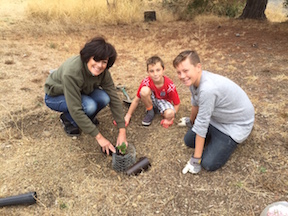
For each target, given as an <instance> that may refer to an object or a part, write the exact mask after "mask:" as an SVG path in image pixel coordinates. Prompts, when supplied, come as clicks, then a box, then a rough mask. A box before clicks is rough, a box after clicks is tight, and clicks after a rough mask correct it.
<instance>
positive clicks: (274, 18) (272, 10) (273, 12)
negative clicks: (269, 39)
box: [265, 2, 288, 22]
mask: <svg viewBox="0 0 288 216" xmlns="http://www.w3.org/2000/svg"><path fill="white" fill-rule="evenodd" d="M265 14H266V16H267V19H268V20H269V21H271V22H285V21H287V20H288V17H287V15H288V10H287V9H286V10H285V9H284V8H283V5H282V2H279V3H278V4H277V3H276V2H274V3H272V2H271V3H269V2H268V5H267V8H266V11H265Z"/></svg>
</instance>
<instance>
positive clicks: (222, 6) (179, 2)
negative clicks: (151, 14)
mask: <svg viewBox="0 0 288 216" xmlns="http://www.w3.org/2000/svg"><path fill="white" fill-rule="evenodd" d="M245 2H246V1H245V0H241V1H237V0H215V1H209V0H188V1H187V0H163V6H164V7H166V8H169V9H170V10H172V11H173V13H176V15H178V16H179V17H180V19H192V18H194V17H195V16H197V15H200V14H214V15H218V16H228V17H237V16H239V15H240V14H241V12H242V10H243V8H244V6H245Z"/></svg>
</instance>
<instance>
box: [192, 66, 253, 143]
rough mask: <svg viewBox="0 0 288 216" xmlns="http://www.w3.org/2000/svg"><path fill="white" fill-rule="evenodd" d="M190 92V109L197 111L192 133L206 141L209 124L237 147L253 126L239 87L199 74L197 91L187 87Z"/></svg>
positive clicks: (212, 74)
mask: <svg viewBox="0 0 288 216" xmlns="http://www.w3.org/2000/svg"><path fill="white" fill-rule="evenodd" d="M190 91H191V93H192V98H191V103H192V105H193V106H198V107H199V110H198V114H197V117H196V119H195V122H194V125H193V127H192V131H194V132H195V133H196V134H198V135H199V136H201V137H204V138H206V134H207V131H208V127H209V124H211V125H213V126H214V127H216V128H217V129H218V130H220V131H221V132H223V133H224V134H226V135H228V136H230V137H231V138H232V139H233V140H234V141H236V142H237V143H241V142H243V141H244V140H245V139H246V138H247V137H248V136H249V134H250V133H251V131H252V128H253V124H254V107H253V105H252V103H251V101H250V100H249V98H248V96H247V94H246V93H245V92H244V91H243V89H241V88H240V86H238V85H237V84H236V83H234V82H233V81H232V80H230V79H228V78H226V77H223V76H221V75H218V74H214V73H211V72H208V71H204V70H203V71H202V76H201V80H200V84H199V86H198V88H195V87H194V86H190Z"/></svg>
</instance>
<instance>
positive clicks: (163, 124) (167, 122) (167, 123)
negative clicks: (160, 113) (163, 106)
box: [160, 118, 174, 128]
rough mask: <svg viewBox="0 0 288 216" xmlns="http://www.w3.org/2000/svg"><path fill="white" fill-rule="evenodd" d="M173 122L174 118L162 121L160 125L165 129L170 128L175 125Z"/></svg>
mask: <svg viewBox="0 0 288 216" xmlns="http://www.w3.org/2000/svg"><path fill="white" fill-rule="evenodd" d="M173 121H174V118H172V119H171V120H168V119H162V120H161V122H160V124H161V125H162V126H163V127H164V128H168V127H170V126H171V125H173Z"/></svg>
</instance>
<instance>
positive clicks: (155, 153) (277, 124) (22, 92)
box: [0, 13, 288, 216]
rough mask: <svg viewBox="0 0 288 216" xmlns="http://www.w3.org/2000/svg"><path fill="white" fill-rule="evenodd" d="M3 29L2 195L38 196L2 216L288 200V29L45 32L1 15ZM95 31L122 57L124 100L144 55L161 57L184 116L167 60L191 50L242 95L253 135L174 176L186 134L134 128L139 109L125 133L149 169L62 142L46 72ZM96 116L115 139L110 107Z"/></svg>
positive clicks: (232, 26)
mask: <svg viewBox="0 0 288 216" xmlns="http://www.w3.org/2000/svg"><path fill="white" fill-rule="evenodd" d="M0 23H1V26H0V29H1V35H0V40H1V43H0V56H1V58H0V59H1V60H0V92H1V96H0V107H1V110H0V123H1V124H0V140H1V143H0V153H1V154H0V163H1V167H2V169H1V170H0V197H6V196H10V195H16V194H19V193H25V192H29V191H36V192H37V194H38V199H39V200H38V203H37V204H36V205H31V206H24V207H23V206H16V207H5V208H1V209H0V214H1V215H227V216H228V215H243V216H244V215H245V216H246V215H259V214H260V213H261V211H262V210H263V209H264V208H265V206H266V205H268V204H269V203H272V202H275V201H280V200H286V201H287V200H288V171H287V170H288V169H287V168H288V160H287V157H288V140H287V128H288V112H287V110H288V102H287V97H288V91H287V85H288V72H287V68H288V52H287V50H288V43H287V38H288V25H287V23H279V24H276V23H274V24H273V23H267V22H258V21H241V20H227V19H218V18H217V19H216V18H215V19H214V20H212V21H211V20H207V19H204V18H200V19H198V20H195V21H190V22H169V23H163V22H153V23H138V24H133V25H122V26H90V27H87V26H86V27H80V26H79V27H73V30H71V29H72V27H71V28H70V31H69V26H68V27H67V26H66V27H62V29H63V31H60V30H59V29H61V28H60V27H59V29H58V30H57V31H55V32H50V31H48V30H47V29H49V24H46V25H45V24H43V23H35V22H31V21H29V20H25V19H22V18H21V19H20V18H19V17H14V16H13V17H12V16H9V14H7V13H3V16H1V20H0ZM35 26H37V28H35ZM75 29H78V31H75ZM96 35H104V36H105V37H106V38H107V39H108V40H109V41H110V42H111V43H112V44H114V45H115V47H116V49H117V51H118V54H119V57H118V59H117V62H116V63H115V65H114V66H113V68H112V69H111V72H112V75H113V78H114V81H115V84H123V85H125V86H126V88H127V91H128V93H129V94H130V95H131V96H132V97H133V96H134V95H135V92H136V90H137V88H138V85H139V83H140V81H141V80H142V79H143V78H144V77H145V76H146V72H145V70H146V65H145V60H146V59H147V58H148V57H150V56H152V55H154V54H158V55H160V56H161V57H162V58H163V60H164V62H165V63H166V75H168V76H169V77H171V78H172V79H173V80H174V82H175V84H176V86H177V89H178V93H179V95H180V99H181V102H182V103H181V107H180V111H179V114H178V115H177V119H179V118H180V117H182V116H187V115H189V111H190V93H189V91H188V89H187V88H186V87H185V86H183V85H182V84H181V83H180V82H179V81H178V80H177V77H176V74H175V72H174V69H173V67H172V60H173V59H174V57H175V56H176V55H177V54H178V53H179V52H180V51H183V50H184V49H188V48H189V49H196V50H197V51H198V52H199V54H200V56H201V57H202V63H203V66H204V68H205V69H207V70H209V71H212V72H215V73H219V74H222V75H225V76H227V77H229V78H230V79H232V80H233V81H235V82H236V83H238V84H239V85H240V86H241V87H242V88H243V89H244V90H245V91H246V92H247V94H248V96H249V97H250V99H251V100H252V102H253V104H254V107H255V112H256V121H255V126H254V130H253V132H252V134H251V136H250V137H249V139H248V140H247V141H245V142H244V143H243V144H241V145H239V147H238V148H237V150H236V151H235V152H234V154H233V155H232V157H231V159H230V160H229V161H228V162H227V164H226V165H225V166H224V167H223V168H221V169H219V170H217V171H215V172H207V171H205V170H203V171H201V173H200V174H199V175H189V174H187V175H183V174H182V173H181V170H182V168H183V167H184V165H185V163H186V162H187V160H188V159H189V158H190V156H191V154H192V152H193V150H191V149H187V148H186V147H185V146H184V143H183V137H184V134H185V132H186V129H185V128H179V127H178V126H177V125H176V124H174V125H173V126H172V127H171V128H169V129H165V128H162V127H161V126H160V119H161V117H160V116H157V117H156V118H155V119H154V120H153V123H152V125H151V126H149V127H142V126H141V120H142V118H143V116H144V107H143V105H141V104H140V106H139V107H138V108H137V110H136V113H135V114H134V115H133V117H132V119H131V123H130V125H129V127H128V128H127V137H128V141H129V142H130V143H133V144H134V145H135V147H136V152H137V156H136V157H137V158H140V157H142V156H146V157H148V158H149V160H150V161H151V164H152V167H151V169H150V170H149V171H147V172H145V173H142V174H141V175H139V176H137V177H128V176H125V175H123V174H122V173H117V172H115V171H114V170H113V169H112V163H111V162H112V158H111V157H106V156H105V155H103V154H102V153H101V152H100V148H99V146H98V144H97V143H96V141H95V140H94V138H93V137H90V136H88V135H85V134H82V135H81V136H80V138H79V139H77V140H73V139H71V138H69V137H67V136H66V135H65V134H64V131H63V129H62V128H61V125H60V122H59V114H58V113H55V112H53V111H51V110H49V109H48V108H47V107H46V106H45V104H44V103H43V97H44V91H43V84H44V82H45V79H46V77H47V75H48V73H49V72H48V71H49V70H50V69H52V68H55V67H58V66H59V65H60V64H61V63H62V62H63V61H64V60H65V59H66V58H67V57H70V56H71V55H74V54H78V52H79V50H80V48H81V47H82V46H83V45H84V43H85V42H86V41H87V40H88V39H90V38H92V37H94V36H96ZM122 96H123V95H122V94H121V93H119V97H122ZM123 109H124V110H125V111H127V107H126V106H125V105H124V104H123ZM99 121H100V125H99V129H100V131H101V133H103V134H104V135H105V136H106V137H109V139H110V140H111V141H112V142H113V143H115V141H116V135H117V130H116V128H115V127H114V126H113V124H112V115H111V113H110V110H109V108H105V109H104V110H103V111H101V113H100V114H99ZM176 122H177V121H176Z"/></svg>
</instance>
